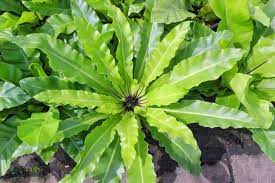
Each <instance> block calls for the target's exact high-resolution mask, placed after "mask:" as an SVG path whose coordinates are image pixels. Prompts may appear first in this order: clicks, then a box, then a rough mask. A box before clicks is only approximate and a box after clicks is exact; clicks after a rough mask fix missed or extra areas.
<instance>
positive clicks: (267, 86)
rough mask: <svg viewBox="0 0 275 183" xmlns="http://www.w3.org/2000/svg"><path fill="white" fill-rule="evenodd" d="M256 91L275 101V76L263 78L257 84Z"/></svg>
mask: <svg viewBox="0 0 275 183" xmlns="http://www.w3.org/2000/svg"><path fill="white" fill-rule="evenodd" d="M255 89H256V90H255V92H256V93H257V94H259V95H260V96H262V97H263V98H265V99H267V100H269V101H275V78H266V79H263V80H262V81H261V82H260V83H259V84H257V85H256V86H255Z"/></svg>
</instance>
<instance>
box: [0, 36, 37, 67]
mask: <svg viewBox="0 0 275 183" xmlns="http://www.w3.org/2000/svg"><path fill="white" fill-rule="evenodd" d="M4 37H5V39H8V38H9V36H6V35H5V36H4ZM0 52H1V54H2V58H3V61H4V62H6V63H8V64H11V65H14V66H16V67H18V68H19V69H21V70H23V71H26V72H28V71H29V66H30V65H31V64H32V63H40V60H39V56H40V53H39V52H38V51H37V50H34V49H26V48H24V49H22V48H20V47H18V46H17V45H15V44H12V43H10V42H3V43H0Z"/></svg>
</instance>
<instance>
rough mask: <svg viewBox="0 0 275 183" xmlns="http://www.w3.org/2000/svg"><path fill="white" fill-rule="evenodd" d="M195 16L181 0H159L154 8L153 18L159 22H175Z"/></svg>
mask: <svg viewBox="0 0 275 183" xmlns="http://www.w3.org/2000/svg"><path fill="white" fill-rule="evenodd" d="M193 17H195V15H194V14H193V13H191V12H188V11H187V8H186V6H185V4H184V2H183V1H181V0H170V1H167V0H158V1H157V2H156V4H155V5H154V7H153V9H152V20H153V21H154V22H158V23H166V24H169V23H175V22H180V21H182V20H185V19H187V18H193Z"/></svg>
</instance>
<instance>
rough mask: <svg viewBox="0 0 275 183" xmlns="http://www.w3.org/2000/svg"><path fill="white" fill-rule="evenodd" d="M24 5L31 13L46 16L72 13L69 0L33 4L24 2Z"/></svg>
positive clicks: (24, 0)
mask: <svg viewBox="0 0 275 183" xmlns="http://www.w3.org/2000/svg"><path fill="white" fill-rule="evenodd" d="M22 3H23V4H24V6H26V7H27V8H28V9H30V10H31V11H34V12H38V13H40V14H41V15H45V16H49V15H54V14H60V13H66V14H69V13H70V1H68V0H52V1H51V2H33V1H26V0H23V1H22Z"/></svg>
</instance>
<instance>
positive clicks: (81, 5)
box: [71, 0, 123, 91]
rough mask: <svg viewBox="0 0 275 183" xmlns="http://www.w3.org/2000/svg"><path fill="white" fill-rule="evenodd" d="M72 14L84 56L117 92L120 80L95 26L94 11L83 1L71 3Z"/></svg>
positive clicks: (103, 40)
mask: <svg viewBox="0 0 275 183" xmlns="http://www.w3.org/2000/svg"><path fill="white" fill-rule="evenodd" d="M71 6H72V14H73V16H74V20H75V25H76V30H77V33H78V36H79V39H80V42H81V44H82V45H83V47H84V50H85V52H86V54H87V55H88V56H89V57H90V58H91V59H92V60H93V62H94V63H95V64H96V66H97V71H98V72H99V73H102V74H106V75H107V76H108V79H109V80H110V81H112V83H113V85H114V86H115V88H116V89H117V90H118V91H119V87H120V86H122V82H123V81H122V78H121V76H120V74H119V71H118V67H117V66H116V62H115V59H114V58H113V56H112V55H111V53H110V50H109V48H108V46H107V44H106V42H105V41H106V40H105V39H104V37H105V36H106V34H104V33H103V34H101V33H100V32H99V31H98V30H97V27H96V26H99V25H100V23H99V18H98V17H97V15H96V13H95V11H94V10H93V9H92V8H90V7H89V5H88V4H87V3H86V2H85V0H73V1H71Z"/></svg>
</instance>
